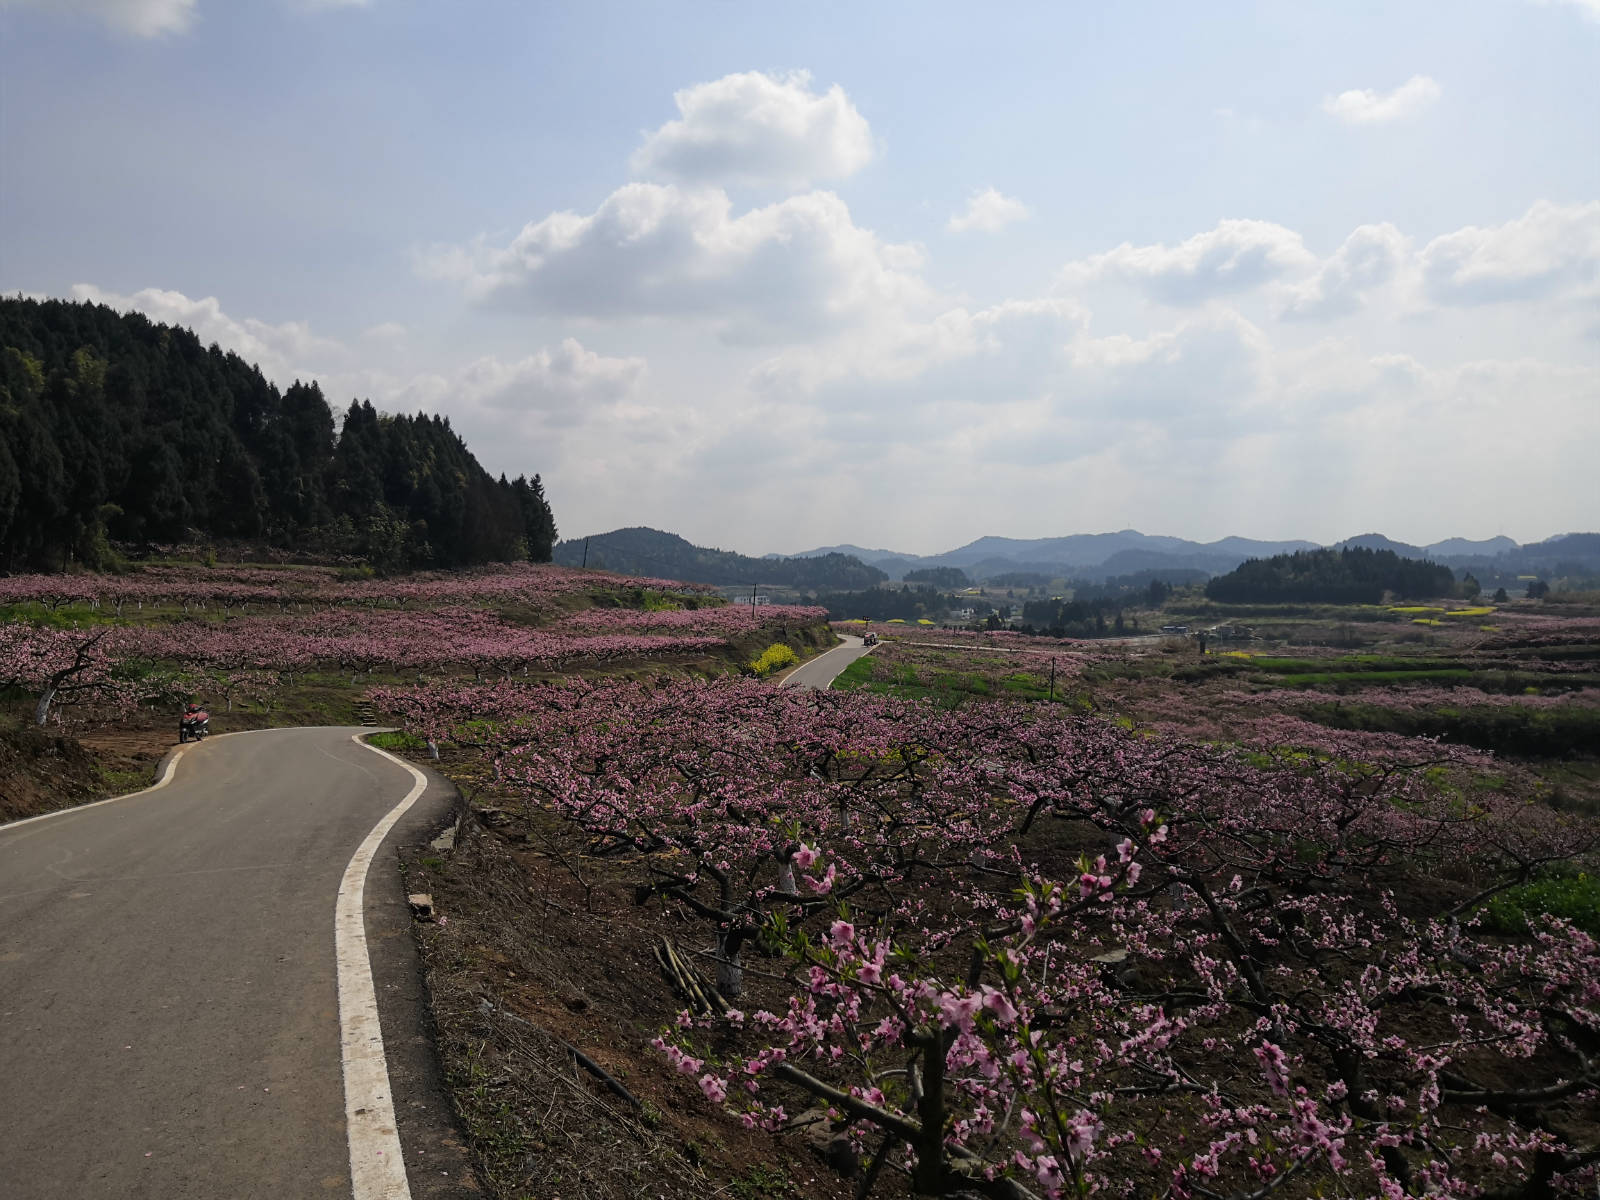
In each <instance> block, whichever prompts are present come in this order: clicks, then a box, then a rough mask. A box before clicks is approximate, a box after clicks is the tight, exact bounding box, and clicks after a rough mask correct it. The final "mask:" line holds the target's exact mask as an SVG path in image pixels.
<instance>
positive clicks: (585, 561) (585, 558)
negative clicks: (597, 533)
mask: <svg viewBox="0 0 1600 1200" xmlns="http://www.w3.org/2000/svg"><path fill="white" fill-rule="evenodd" d="M583 565H584V566H585V567H587V566H588V565H589V539H588V538H584V539H583Z"/></svg>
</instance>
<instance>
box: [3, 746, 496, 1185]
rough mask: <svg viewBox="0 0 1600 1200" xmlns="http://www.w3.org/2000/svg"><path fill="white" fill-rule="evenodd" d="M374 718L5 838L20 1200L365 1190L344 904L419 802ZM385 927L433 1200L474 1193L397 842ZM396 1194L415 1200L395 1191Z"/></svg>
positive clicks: (421, 1166) (405, 1112)
mask: <svg viewBox="0 0 1600 1200" xmlns="http://www.w3.org/2000/svg"><path fill="white" fill-rule="evenodd" d="M360 732H368V733H370V732H371V730H353V729H281V730H267V731H263V732H258V733H247V734H239V735H234V736H230V737H222V738H213V739H211V740H210V741H207V742H205V743H203V744H201V745H199V746H194V747H190V749H189V750H188V751H186V752H185V754H184V757H183V758H182V759H181V760H180V762H179V764H178V768H177V771H176V773H175V775H174V778H173V780H172V782H171V783H170V785H169V786H167V787H165V788H163V789H161V790H159V791H154V792H151V793H149V794H147V795H142V796H138V797H132V798H129V799H126V800H119V801H116V802H114V803H111V804H106V805H101V806H98V807H90V808H85V809H78V810H73V811H71V812H69V813H66V814H63V815H60V816H56V817H52V818H50V819H48V820H44V821H37V822H31V823H23V824H18V825H13V826H9V827H6V828H0V914H3V920H0V1194H3V1195H4V1196H5V1197H6V1200H54V1198H57V1197H60V1198H62V1200H66V1198H69V1197H70V1198H72V1200H87V1198H90V1197H117V1198H119V1200H122V1198H130V1200H131V1198H142V1197H149V1198H150V1200H158V1198H159V1200H180V1198H188V1197H206V1198H208V1200H211V1198H216V1197H227V1198H229V1200H243V1198H246V1197H262V1198H266V1197H272V1198H273V1200H282V1198H286V1197H295V1198H300V1197H316V1196H346V1197H348V1196H350V1195H351V1194H352V1184H351V1174H350V1157H349V1156H350V1151H349V1148H348V1145H347V1141H346V1131H345V1096H344V1083H343V1073H342V1069H341V1042H340V1023H339V998H338V990H337V983H336V977H335V962H334V907H335V896H336V894H337V892H338V890H339V886H340V879H341V876H342V875H343V874H344V871H345V868H346V865H347V864H348V863H349V862H350V859H351V856H352V855H353V854H354V853H355V851H356V848H357V847H358V846H359V845H360V844H361V843H362V841H363V839H364V838H366V837H367V835H368V833H369V832H370V831H371V830H372V829H373V827H374V826H375V825H376V824H377V823H378V821H379V820H380V819H381V818H382V817H383V816H384V814H386V813H387V812H388V811H389V810H390V809H392V808H394V807H395V805H396V804H397V803H398V802H399V801H400V800H401V799H402V798H403V797H404V796H405V795H406V794H407V793H408V791H410V790H411V788H412V786H413V777H412V776H411V775H410V774H409V773H408V772H407V771H406V770H405V768H403V767H402V766H400V765H398V764H397V763H395V762H392V761H390V760H388V759H386V758H384V757H382V756H380V755H378V754H375V753H374V752H373V751H371V750H370V749H367V748H365V747H363V746H359V745H356V744H355V743H354V742H352V741H351V740H350V739H351V735H352V734H354V733H360ZM449 795H450V793H449V789H448V787H447V786H446V785H441V784H438V783H437V782H435V783H434V784H433V785H432V786H430V787H429V788H428V790H427V791H426V792H425V793H424V794H423V796H422V798H421V799H420V800H419V801H418V803H417V804H416V805H415V807H414V808H413V809H412V810H411V811H410V812H409V813H408V814H407V815H406V817H405V818H403V820H402V821H401V823H400V825H398V826H396V829H395V831H394V832H393V833H391V835H390V838H389V841H388V843H386V851H385V852H384V853H380V854H379V856H378V857H377V859H376V860H375V865H374V868H373V869H372V871H371V873H370V877H369V880H368V884H367V889H366V896H365V906H364V909H365V930H366V936H367V940H368V943H369V946H370V947H371V949H372V959H373V973H374V977H375V983H376V990H377V996H378V1011H379V1015H380V1018H381V1022H382V1028H383V1040H384V1043H385V1048H386V1049H388V1051H389V1072H388V1074H389V1078H390V1081H391V1083H392V1084H393V1088H394V1099H395V1105H396V1108H397V1110H399V1112H400V1137H401V1141H402V1142H403V1143H404V1144H405V1158H406V1164H407V1167H408V1168H409V1171H410V1175H411V1179H412V1181H413V1182H412V1185H411V1194H412V1195H414V1196H419V1197H421V1196H428V1197H434V1196H446V1195H460V1194H463V1189H465V1192H466V1194H471V1189H470V1180H469V1179H466V1178H463V1176H464V1173H465V1172H464V1166H465V1160H464V1159H463V1158H462V1157H461V1155H460V1153H459V1148H458V1147H457V1146H456V1145H454V1144H453V1139H452V1136H451V1131H450V1124H449V1119H448V1115H447V1110H446V1109H445V1108H444V1107H443V1103H442V1098H441V1096H440V1095H439V1089H438V1086H437V1079H436V1078H434V1076H433V1067H432V1056H431V1053H430V1052H429V1048H428V1043H427V1039H426V1031H425V1028H424V1026H423V1022H422V1019H421V1016H420V1008H421V1005H420V999H421V997H420V988H419V985H418V976H417V971H416V965H415V960H414V957H413V956H412V955H413V950H412V945H411V940H410V937H409V916H408V914H407V911H406V908H405V898H404V896H403V894H401V886H400V881H399V878H398V872H396V871H395V870H394V869H393V858H392V855H391V853H389V852H388V851H387V847H389V846H392V845H393V844H395V842H396V839H398V838H402V837H409V836H416V835H418V834H419V833H420V832H421V831H422V829H423V827H424V826H426V825H427V824H429V823H437V821H438V820H439V818H440V817H441V816H442V815H443V813H444V812H445V810H446V807H447V805H448V801H449ZM390 1194H396V1193H393V1192H391V1193H390Z"/></svg>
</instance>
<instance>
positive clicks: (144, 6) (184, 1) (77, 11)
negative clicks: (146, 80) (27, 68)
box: [0, 0, 198, 37]
mask: <svg viewBox="0 0 1600 1200" xmlns="http://www.w3.org/2000/svg"><path fill="white" fill-rule="evenodd" d="M197 2H198V0H0V8H6V7H16V8H39V9H44V10H45V11H47V12H51V13H57V14H60V13H71V14H74V15H77V16H85V17H88V18H90V19H91V20H96V21H100V22H102V23H103V24H106V25H109V26H110V27H111V28H112V29H115V30H117V31H118V32H119V33H127V34H132V35H133V36H134V37H156V36H157V35H159V34H163V33H182V32H183V31H184V30H186V29H188V28H189V24H190V22H191V21H193V20H194V10H195V5H196V3H197Z"/></svg>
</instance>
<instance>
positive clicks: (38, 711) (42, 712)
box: [33, 684, 56, 725]
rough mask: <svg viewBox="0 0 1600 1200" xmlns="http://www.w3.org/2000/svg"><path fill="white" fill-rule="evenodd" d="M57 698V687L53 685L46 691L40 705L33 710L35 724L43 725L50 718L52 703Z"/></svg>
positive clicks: (40, 698)
mask: <svg viewBox="0 0 1600 1200" xmlns="http://www.w3.org/2000/svg"><path fill="white" fill-rule="evenodd" d="M55 698H56V689H55V685H54V684H51V685H49V686H48V687H46V688H45V689H44V694H43V695H41V696H40V697H39V704H38V706H37V707H36V708H35V709H34V710H33V723H34V724H35V725H43V724H44V723H45V721H46V720H48V719H49V717H50V702H51V701H53V700H54V699H55Z"/></svg>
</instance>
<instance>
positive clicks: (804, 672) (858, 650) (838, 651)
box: [778, 633, 872, 691]
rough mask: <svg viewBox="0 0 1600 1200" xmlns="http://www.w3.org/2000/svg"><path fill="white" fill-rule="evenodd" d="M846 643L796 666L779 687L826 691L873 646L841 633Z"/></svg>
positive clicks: (870, 650)
mask: <svg viewBox="0 0 1600 1200" xmlns="http://www.w3.org/2000/svg"><path fill="white" fill-rule="evenodd" d="M839 637H840V638H841V639H843V641H844V645H842V646H835V647H834V648H833V649H832V650H829V651H828V652H827V653H825V654H819V655H817V657H816V658H813V659H812V660H811V661H810V662H808V663H806V664H805V665H804V666H800V667H796V668H795V669H794V670H792V671H790V672H789V673H788V674H787V675H785V676H784V677H783V681H782V682H781V683H780V684H779V685H778V686H779V687H800V688H816V689H817V690H818V691H826V690H827V689H828V688H830V687H832V686H833V681H834V680H835V679H837V678H839V675H840V673H841V672H842V671H843V670H844V669H845V668H846V667H848V666H849V665H850V664H851V663H853V662H855V660H856V659H858V658H860V657H861V656H862V655H863V654H871V653H872V647H871V646H868V645H866V644H865V643H864V642H862V640H861V639H860V638H858V637H852V636H851V635H850V634H848V633H841V634H840V635H839Z"/></svg>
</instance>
